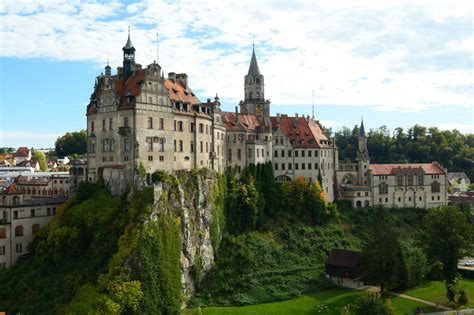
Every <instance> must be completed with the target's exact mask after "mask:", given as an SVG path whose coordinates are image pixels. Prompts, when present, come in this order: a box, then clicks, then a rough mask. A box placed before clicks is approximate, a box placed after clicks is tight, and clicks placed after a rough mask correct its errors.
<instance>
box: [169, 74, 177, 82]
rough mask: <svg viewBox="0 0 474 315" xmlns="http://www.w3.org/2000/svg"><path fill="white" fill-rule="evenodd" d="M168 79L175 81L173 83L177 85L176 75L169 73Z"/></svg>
mask: <svg viewBox="0 0 474 315" xmlns="http://www.w3.org/2000/svg"><path fill="white" fill-rule="evenodd" d="M168 79H169V80H171V81H173V83H176V73H174V72H168Z"/></svg>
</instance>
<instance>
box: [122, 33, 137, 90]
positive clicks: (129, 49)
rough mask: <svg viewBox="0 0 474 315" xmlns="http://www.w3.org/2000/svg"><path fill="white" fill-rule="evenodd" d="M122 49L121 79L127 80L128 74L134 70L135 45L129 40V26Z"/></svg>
mask: <svg viewBox="0 0 474 315" xmlns="http://www.w3.org/2000/svg"><path fill="white" fill-rule="evenodd" d="M122 50H123V80H124V81H127V79H128V78H129V77H130V75H131V74H132V73H133V71H135V47H133V44H132V41H131V40H130V27H129V28H128V39H127V43H126V44H125V46H124V47H123V48H122Z"/></svg>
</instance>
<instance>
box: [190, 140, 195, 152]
mask: <svg viewBox="0 0 474 315" xmlns="http://www.w3.org/2000/svg"><path fill="white" fill-rule="evenodd" d="M191 152H194V141H191Z"/></svg>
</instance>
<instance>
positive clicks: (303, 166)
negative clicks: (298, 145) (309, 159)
mask: <svg viewBox="0 0 474 315" xmlns="http://www.w3.org/2000/svg"><path fill="white" fill-rule="evenodd" d="M303 152H304V151H303ZM301 169H302V170H304V169H306V164H305V163H301Z"/></svg>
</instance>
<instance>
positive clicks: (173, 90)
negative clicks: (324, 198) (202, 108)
mask: <svg viewBox="0 0 474 315" xmlns="http://www.w3.org/2000/svg"><path fill="white" fill-rule="evenodd" d="M165 87H166V88H167V89H168V96H169V98H170V99H171V100H172V101H180V102H184V103H189V104H199V103H201V102H200V101H199V99H198V98H197V97H196V95H194V93H193V91H192V90H191V89H190V88H189V87H188V89H186V87H185V86H184V85H183V83H182V82H180V81H178V80H176V81H173V80H171V79H167V80H165Z"/></svg>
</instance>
